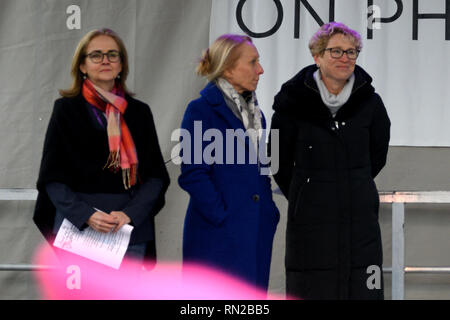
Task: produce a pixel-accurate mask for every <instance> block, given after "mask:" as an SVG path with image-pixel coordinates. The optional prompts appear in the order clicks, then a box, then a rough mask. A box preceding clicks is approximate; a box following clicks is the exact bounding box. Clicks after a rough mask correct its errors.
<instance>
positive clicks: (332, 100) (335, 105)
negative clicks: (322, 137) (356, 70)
mask: <svg viewBox="0 0 450 320" xmlns="http://www.w3.org/2000/svg"><path fill="white" fill-rule="evenodd" d="M314 80H316V83H317V87H318V88H319V92H320V97H321V98H322V101H323V103H324V104H325V105H326V106H327V107H328V109H330V112H331V114H332V115H333V118H334V116H335V115H336V113H337V112H338V110H339V109H340V108H341V107H342V106H343V105H344V104H345V103H346V102H347V101H348V99H349V98H350V95H351V93H352V89H353V84H354V83H355V75H354V74H352V75H351V77H350V78H349V79H348V80H347V83H346V84H345V86H344V88H343V89H342V90H341V92H339V93H338V94H337V95H334V94H332V93H330V92H329V91H328V89H327V87H326V86H325V83H323V81H322V76H321V74H320V70H317V71H316V72H314Z"/></svg>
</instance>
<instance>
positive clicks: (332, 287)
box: [269, 22, 390, 299]
mask: <svg viewBox="0 0 450 320" xmlns="http://www.w3.org/2000/svg"><path fill="white" fill-rule="evenodd" d="M309 47H310V50H311V53H312V55H313V57H314V61H315V62H316V64H315V65H311V66H308V67H306V68H304V69H303V70H301V71H300V72H299V73H298V74H297V75H295V76H294V77H293V78H292V79H291V80H289V81H288V82H286V83H285V84H283V86H282V88H281V90H280V92H279V93H278V94H277V95H276V97H275V102H274V106H273V108H274V110H275V113H274V115H273V118H272V130H273V129H278V130H279V150H280V154H279V156H280V167H279V171H278V172H277V174H275V176H274V178H275V180H276V182H277V183H278V185H279V186H280V189H281V191H282V192H283V194H284V195H285V196H286V198H287V199H288V203H289V206H288V223H287V232H286V258H285V267H286V293H287V294H290V295H293V296H298V297H301V298H304V299H383V297H384V295H383V281H382V258H383V254H382V244H381V235H380V227H379V224H378V209H379V197H378V191H377V188H376V186H375V183H374V180H373V179H374V178H375V176H376V175H377V174H378V173H379V172H380V170H381V169H382V168H383V166H384V165H385V163H386V156H387V151H388V144H389V137H390V133H389V132H390V120H389V118H388V115H387V112H386V109H385V107H384V105H383V102H382V100H381V98H380V97H379V96H378V94H376V93H375V90H374V88H373V86H372V85H371V82H372V78H371V77H370V76H369V75H368V74H367V73H366V72H365V71H364V70H363V69H362V68H361V67H359V66H357V65H356V58H357V57H358V54H359V51H360V49H361V38H360V36H359V34H358V33H357V32H355V31H353V30H351V29H349V28H348V27H346V26H345V25H343V24H341V23H335V22H332V23H329V24H325V25H323V26H322V27H321V28H320V29H319V31H318V32H317V33H316V34H315V35H314V36H313V38H312V39H311V41H310V46H309ZM272 143H276V141H272ZM269 150H270V148H269ZM369 267H370V268H369ZM372 270H376V271H377V272H376V274H374V273H373V271H372ZM374 277H378V279H375V278H374ZM374 279H375V280H378V281H375V280H374Z"/></svg>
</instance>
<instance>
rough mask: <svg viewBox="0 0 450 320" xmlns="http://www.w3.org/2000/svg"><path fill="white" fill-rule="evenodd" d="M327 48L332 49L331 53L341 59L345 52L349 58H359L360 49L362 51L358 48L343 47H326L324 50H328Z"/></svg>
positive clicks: (333, 56) (335, 57)
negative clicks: (344, 48) (343, 48)
mask: <svg viewBox="0 0 450 320" xmlns="http://www.w3.org/2000/svg"><path fill="white" fill-rule="evenodd" d="M327 50H328V51H330V55H331V57H332V58H334V59H339V58H340V57H342V56H343V55H344V53H345V54H346V55H347V58H349V59H351V60H356V58H358V55H359V51H360V50H358V49H347V50H342V49H341V48H326V49H325V50H323V51H327Z"/></svg>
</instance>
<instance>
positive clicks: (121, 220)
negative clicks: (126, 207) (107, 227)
mask: <svg viewBox="0 0 450 320" xmlns="http://www.w3.org/2000/svg"><path fill="white" fill-rule="evenodd" d="M110 215H111V216H113V217H114V218H115V219H116V221H117V225H116V226H115V228H114V230H113V232H117V231H119V230H120V228H122V226H123V225H124V224H127V223H130V222H131V219H130V217H128V216H127V215H126V214H125V212H123V211H111V212H110Z"/></svg>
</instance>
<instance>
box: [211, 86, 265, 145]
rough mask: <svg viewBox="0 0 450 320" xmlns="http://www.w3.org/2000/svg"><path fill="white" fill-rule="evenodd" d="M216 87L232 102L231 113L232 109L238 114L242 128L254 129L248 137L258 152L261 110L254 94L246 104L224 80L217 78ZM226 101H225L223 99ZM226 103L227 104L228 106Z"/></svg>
mask: <svg viewBox="0 0 450 320" xmlns="http://www.w3.org/2000/svg"><path fill="white" fill-rule="evenodd" d="M216 83H217V86H218V87H219V88H220V90H221V91H222V92H223V93H224V95H225V97H226V98H228V101H230V102H234V106H233V107H235V108H232V111H233V112H234V113H236V112H235V111H234V110H233V109H236V110H237V112H239V116H238V118H240V119H241V120H242V123H243V124H244V128H245V129H246V130H248V129H254V130H249V131H248V133H249V136H250V138H251V139H252V142H253V145H254V146H255V150H258V139H259V138H260V134H261V130H260V129H262V124H261V119H262V115H261V110H260V109H259V106H258V100H257V99H256V93H255V92H252V96H251V98H250V100H249V101H248V102H245V100H244V99H243V98H242V96H241V95H240V94H239V93H238V92H237V91H236V90H235V89H234V87H233V86H232V85H231V84H230V83H229V82H228V81H227V80H225V79H224V78H219V79H217V81H216ZM225 100H227V99H225ZM228 101H227V104H228Z"/></svg>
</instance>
